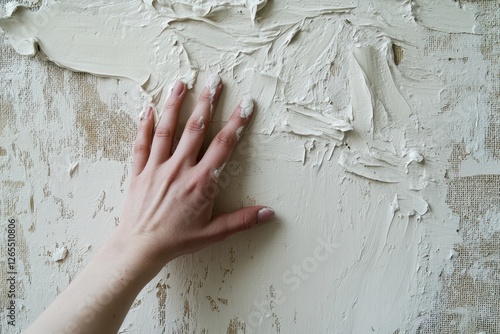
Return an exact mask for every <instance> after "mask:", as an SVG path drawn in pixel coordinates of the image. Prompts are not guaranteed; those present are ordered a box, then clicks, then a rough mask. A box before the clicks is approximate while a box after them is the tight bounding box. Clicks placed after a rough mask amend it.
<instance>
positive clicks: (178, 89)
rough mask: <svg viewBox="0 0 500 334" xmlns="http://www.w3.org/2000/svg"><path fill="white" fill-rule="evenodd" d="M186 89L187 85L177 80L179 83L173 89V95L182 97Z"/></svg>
mask: <svg viewBox="0 0 500 334" xmlns="http://www.w3.org/2000/svg"><path fill="white" fill-rule="evenodd" d="M185 87H186V85H185V84H184V82H182V81H180V80H177V82H176V83H175V85H174V89H172V95H173V96H180V95H181V94H182V92H183V91H184V88H185Z"/></svg>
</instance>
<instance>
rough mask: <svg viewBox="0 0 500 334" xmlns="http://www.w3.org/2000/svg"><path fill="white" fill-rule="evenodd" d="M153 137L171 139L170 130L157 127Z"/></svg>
mask: <svg viewBox="0 0 500 334" xmlns="http://www.w3.org/2000/svg"><path fill="white" fill-rule="evenodd" d="M155 137H157V138H163V139H171V138H172V130H171V129H170V128H168V127H165V126H161V127H158V128H157V129H156V131H155Z"/></svg>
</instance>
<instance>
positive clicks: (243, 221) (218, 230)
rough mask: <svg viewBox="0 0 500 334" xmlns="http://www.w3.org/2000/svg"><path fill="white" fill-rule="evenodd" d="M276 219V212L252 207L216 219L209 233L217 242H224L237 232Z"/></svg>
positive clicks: (260, 207) (211, 224)
mask: <svg viewBox="0 0 500 334" xmlns="http://www.w3.org/2000/svg"><path fill="white" fill-rule="evenodd" d="M274 217H275V213H274V210H273V209H271V208H269V207H264V206H252V207H248V208H243V209H240V210H237V211H235V212H232V213H228V214H223V215H220V216H218V217H217V218H215V219H214V220H213V221H212V223H210V226H209V227H208V229H209V230H208V233H209V234H211V235H213V236H215V237H216V239H217V240H223V239H225V238H227V237H229V236H231V235H233V234H235V233H237V232H241V231H246V230H249V229H251V228H252V227H254V226H255V225H258V224H261V223H264V222H267V221H269V220H271V219H273V218H274Z"/></svg>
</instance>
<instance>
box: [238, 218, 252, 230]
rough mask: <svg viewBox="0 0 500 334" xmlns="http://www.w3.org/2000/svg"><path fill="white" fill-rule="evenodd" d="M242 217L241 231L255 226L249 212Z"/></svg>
mask: <svg viewBox="0 0 500 334" xmlns="http://www.w3.org/2000/svg"><path fill="white" fill-rule="evenodd" d="M242 218H243V221H242V222H241V225H240V227H241V231H245V230H249V229H250V228H251V227H252V226H253V224H252V221H253V219H252V218H251V217H250V215H248V214H245V215H243V217H242Z"/></svg>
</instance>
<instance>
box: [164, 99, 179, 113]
mask: <svg viewBox="0 0 500 334" xmlns="http://www.w3.org/2000/svg"><path fill="white" fill-rule="evenodd" d="M181 101H182V98H181V97H180V96H170V97H169V98H168V99H167V101H166V102H165V111H167V112H168V111H174V110H177V108H179V105H180V104H181Z"/></svg>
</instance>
